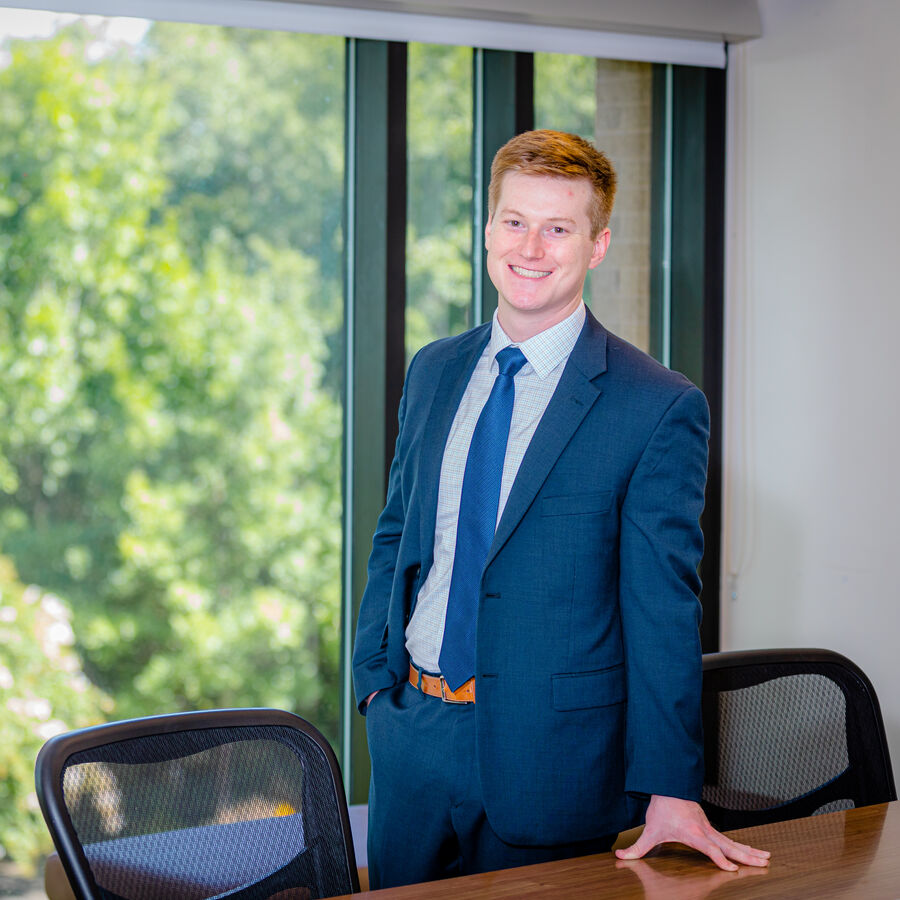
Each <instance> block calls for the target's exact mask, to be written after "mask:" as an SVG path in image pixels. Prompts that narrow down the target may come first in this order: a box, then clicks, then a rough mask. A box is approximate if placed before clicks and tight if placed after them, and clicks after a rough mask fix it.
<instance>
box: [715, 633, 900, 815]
mask: <svg viewBox="0 0 900 900" xmlns="http://www.w3.org/2000/svg"><path fill="white" fill-rule="evenodd" d="M703 728H704V745H705V751H706V775H705V778H704V785H703V801H702V805H703V807H704V809H705V811H706V814H707V816H708V817H709V820H710V821H711V822H712V823H713V825H715V826H716V827H717V828H719V829H720V830H727V829H731V828H744V827H747V826H751V825H763V824H766V823H768V822H781V821H784V820H786V819H795V818H799V817H801V816H811V815H816V814H818V813H825V812H832V811H835V810H840V809H851V808H853V807H856V806H867V805H869V804H872V803H883V802H886V801H889V800H896V799H897V792H896V790H895V788H894V776H893V772H892V770H891V760H890V755H889V753H888V746H887V738H886V736H885V732H884V722H883V721H882V718H881V709H880V707H879V705H878V698H877V697H876V695H875V690H874V688H873V687H872V684H871V682H870V681H869V679H868V678H867V677H866V676H865V675H864V674H863V672H862V671H861V670H860V669H859V668H858V667H857V666H856V665H854V663H852V662H851V661H850V660H849V659H847V658H846V657H843V656H841V655H840V654H839V653H833V652H831V651H829V650H747V651H734V652H729V653H710V654H706V655H704V657H703Z"/></svg>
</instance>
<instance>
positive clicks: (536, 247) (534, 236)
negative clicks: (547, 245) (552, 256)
mask: <svg viewBox="0 0 900 900" xmlns="http://www.w3.org/2000/svg"><path fill="white" fill-rule="evenodd" d="M522 255H523V256H527V257H528V258H529V259H538V258H540V257H541V256H543V255H544V239H543V237H542V236H541V233H540V231H539V230H538V229H536V228H529V229H528V231H527V232H526V233H525V238H524V240H523V241H522Z"/></svg>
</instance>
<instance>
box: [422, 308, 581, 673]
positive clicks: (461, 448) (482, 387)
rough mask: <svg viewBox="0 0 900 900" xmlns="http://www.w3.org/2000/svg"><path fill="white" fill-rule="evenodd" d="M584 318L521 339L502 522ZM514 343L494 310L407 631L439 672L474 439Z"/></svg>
mask: <svg viewBox="0 0 900 900" xmlns="http://www.w3.org/2000/svg"><path fill="white" fill-rule="evenodd" d="M584 319H585V309H584V304H583V303H581V304H579V306H578V309H576V310H575V312H573V313H572V314H571V315H570V316H569V317H568V318H566V319H563V321H562V322H558V323H557V324H556V325H554V326H553V327H552V328H548V329H547V330H546V331H542V332H540V333H539V334H536V335H535V336H534V337H531V338H529V339H528V340H527V341H524V342H522V343H521V344H519V347H521V349H522V352H523V353H524V354H525V357H526V359H527V360H528V362H527V363H526V364H525V365H524V366H523V367H522V369H521V370H520V371H519V373H518V374H517V375H516V381H515V384H516V399H515V405H514V406H513V414H512V422H511V424H510V429H509V442H508V443H507V445H506V457H505V458H504V461H503V481H502V482H501V485H500V504H499V507H498V509H497V521H498V522H499V521H500V516H501V515H502V514H503V509H504V507H505V506H506V500H507V498H508V497H509V492H510V489H511V488H512V485H513V482H514V481H515V478H516V473H517V472H518V471H519V465H520V464H521V462H522V457H524V456H525V451H526V450H527V449H528V445H529V444H530V443H531V438H532V437H533V436H534V432H535V429H536V428H537V426H538V422H540V420H541V417H542V416H543V415H544V411H545V410H546V409H547V404H548V403H549V402H550V398H551V397H552V396H553V392H554V391H555V390H556V385H557V384H558V383H559V379H560V376H561V375H562V372H563V369H564V368H565V366H566V362H568V359H569V354H570V353H571V352H572V348H573V347H574V346H575V342H576V341H577V340H578V335H579V334H580V333H581V329H582V326H583V325H584ZM512 343H513V341H512V340H510V338H509V336H508V335H507V334H506V333H505V332H504V331H503V329H502V328H501V327H500V323H499V322H498V321H497V314H496V313H494V321H493V325H492V327H491V339H490V341H488V345H487V347H485V349H484V352H483V353H482V354H481V358H480V359H479V360H478V363H477V365H476V366H475V371H474V372H473V373H472V377H471V378H470V379H469V384H468V385H467V387H466V391H465V393H464V394H463V398H462V401H461V402H460V404H459V409H458V410H457V411H456V417H455V418H454V420H453V425H452V426H451V428H450V434H449V436H448V437H447V444H446V446H445V447H444V459H443V462H442V464H441V480H440V485H439V487H438V505H437V518H436V521H435V529H434V563H433V565H432V567H431V570H430V571H429V573H428V576H427V578H426V579H425V583H424V584H423V585H422V587H421V589H420V590H419V599H418V602H417V603H416V607H415V609H414V610H413V616H412V619H411V620H410V622H409V625H408V626H407V628H406V648H407V650H408V651H409V655H410V657H411V659H412V661H413V662H414V663H415V664H416V665H417V666H418V667H419V668H420V669H424V670H425V671H426V672H439V671H440V668H439V666H438V657H439V655H440V652H441V641H442V640H443V636H444V617H445V615H446V613H447V596H448V593H449V591H450V575H451V573H452V571H453V558H454V555H455V551H456V520H457V518H458V515H459V498H460V495H461V494H462V483H463V474H464V473H465V469H466V457H467V456H468V453H469V444H470V443H471V441H472V433H473V432H474V431H475V423H476V422H477V421H478V416H479V415H481V410H482V408H483V407H484V404H485V403H487V398H488V395H489V394H490V392H491V388H492V387H493V384H494V379H495V378H496V377H497V371H498V367H497V361H496V360H495V359H494V357H495V356H496V355H497V353H499V351H500V350H502V349H503V348H504V347H507V346H509V345H510V344H512Z"/></svg>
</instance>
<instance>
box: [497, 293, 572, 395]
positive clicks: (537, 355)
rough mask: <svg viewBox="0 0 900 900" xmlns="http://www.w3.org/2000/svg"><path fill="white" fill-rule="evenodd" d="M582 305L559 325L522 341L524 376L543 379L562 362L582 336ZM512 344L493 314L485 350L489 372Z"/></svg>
mask: <svg viewBox="0 0 900 900" xmlns="http://www.w3.org/2000/svg"><path fill="white" fill-rule="evenodd" d="M586 315H587V314H586V312H585V306H584V301H582V302H581V303H579V304H578V307H577V309H576V310H575V311H574V312H573V313H572V314H571V315H569V316H567V317H566V318H565V319H563V320H562V322H557V323H556V324H555V325H554V326H552V327H551V328H547V329H546V330H545V331H540V332H538V333H537V334H536V335H534V337H530V338H528V340H527V341H522V343H521V344H518V345H517V346H519V347H521V349H522V352H523V353H524V354H525V358H526V359H527V360H528V362H527V363H526V365H524V366H523V367H522V371H523V372H525V373H526V374H527V373H528V372H529V367H530V370H531V371H533V372H534V373H535V375H537V376H538V378H541V379H543V378H546V377H547V376H548V375H549V374H550V373H551V372H552V371H553V370H554V369H555V368H556V367H557V366H558V365H559V364H560V363H561V362H565V360H567V359H568V358H569V354H570V353H571V352H572V348H573V347H574V346H575V342H576V341H577V340H578V335H579V334H581V329H582V327H583V326H584V320H585V316H586ZM512 343H514V341H513V340H512V339H511V338H510V337H509V335H508V334H507V333H506V332H505V331H504V330H503V328H502V326H501V325H500V322H499V321H498V319H497V311H496V310H494V318H493V322H492V323H491V340H490V342H489V344H488V347H487V350H488V353H489V354H490V357H491V370H492V371H493V370H494V369H496V368H497V360H496V359H495V358H494V357H495V356H496V355H497V354H498V353H499V352H500V351H501V350H502V349H503V348H504V347H508V346H509V345H510V344H512Z"/></svg>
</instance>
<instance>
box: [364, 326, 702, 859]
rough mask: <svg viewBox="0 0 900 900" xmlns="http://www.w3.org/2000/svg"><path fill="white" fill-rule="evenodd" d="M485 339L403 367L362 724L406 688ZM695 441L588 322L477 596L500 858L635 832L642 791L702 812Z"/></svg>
mask: <svg viewBox="0 0 900 900" xmlns="http://www.w3.org/2000/svg"><path fill="white" fill-rule="evenodd" d="M489 336H490V326H489V325H483V326H481V327H479V328H475V329H473V330H471V331H469V332H466V333H465V334H462V335H459V336H457V337H452V338H447V339H444V340H440V341H437V342H435V343H433V344H430V345H428V346H427V347H425V348H423V349H422V350H421V351H420V352H419V353H418V354H417V355H416V357H415V358H414V359H413V361H412V363H411V364H410V367H409V372H408V374H407V379H406V384H405V387H404V394H403V399H402V401H401V405H400V432H399V437H398V439H397V445H396V453H395V457H394V461H393V464H392V466H391V472H390V478H389V485H388V496H387V503H386V506H385V509H384V512H383V513H382V514H381V517H380V518H379V520H378V527H377V530H376V533H375V537H374V541H373V548H372V553H371V557H370V559H369V570H368V579H369V580H368V585H367V587H366V590H365V593H364V595H363V599H362V606H361V610H360V616H359V624H358V630H357V636H356V646H355V650H354V655H353V675H354V681H355V689H356V695H357V702H358V703H359V704H360V707H361V708H362V704H363V702H364V700H365V698H366V697H367V696H368V695H369V694H370V693H371V692H372V691H375V690H377V689H382V688H387V687H390V686H392V685H394V684H398V683H400V682H402V681H405V680H406V679H407V677H408V674H409V657H408V655H407V652H406V648H405V636H404V631H405V628H406V625H407V623H408V622H409V619H410V615H411V612H412V607H413V605H414V603H415V600H416V596H417V594H418V589H419V586H420V584H422V583H424V579H425V575H426V574H427V572H428V570H429V568H430V566H431V564H432V559H433V549H434V527H435V513H436V509H437V495H438V483H439V479H440V470H441V460H442V456H443V452H444V445H445V443H446V440H447V435H448V433H449V431H450V426H451V424H452V422H453V418H454V415H455V413H456V410H457V407H458V406H459V403H460V400H461V398H462V395H463V392H464V390H465V388H466V385H467V383H468V381H469V378H470V376H471V374H472V371H473V370H474V368H475V364H476V362H477V360H478V358H479V356H480V355H481V352H482V350H483V349H484V347H485V345H486V343H487V341H488V339H489ZM708 436H709V412H708V408H707V404H706V400H705V398H704V396H703V394H702V393H701V392H700V391H699V390H698V389H697V388H696V387H694V386H693V385H692V384H691V383H690V382H689V381H688V380H687V379H685V378H684V377H683V376H681V375H679V374H677V373H675V372H672V371H670V370H669V369H666V368H665V367H663V366H661V365H659V364H658V363H656V362H655V361H653V360H652V359H651V358H650V357H648V356H647V355H646V354H644V353H642V352H641V351H639V350H637V349H636V348H634V347H632V346H631V345H630V344H628V343H626V342H625V341H622V340H621V339H619V338H617V337H615V336H614V335H612V334H610V333H609V332H607V331H606V329H604V328H603V327H602V326H601V325H600V324H599V323H598V322H597V320H596V319H595V318H594V317H593V316H592V315H591V314H590V312H589V313H588V315H587V319H586V321H585V325H584V329H583V331H582V333H581V335H580V336H579V338H578V341H577V343H576V344H575V347H574V349H573V351H572V354H571V356H570V358H569V361H568V363H567V365H566V367H565V370H564V371H563V374H562V377H561V379H560V381H559V385H558V387H557V389H556V392H555V393H554V395H553V397H552V399H551V401H550V403H549V405H548V407H547V410H546V412H545V414H544V416H543V418H542V419H541V421H540V423H539V425H538V427H537V430H536V432H535V434H534V437H533V439H532V441H531V444H530V445H529V448H528V450H527V452H526V454H525V457H524V459H523V460H522V464H521V467H520V469H519V472H518V475H517V477H516V480H515V482H514V484H513V486H512V490H511V492H510V495H509V499H508V501H507V504H506V508H505V509H504V512H503V515H502V517H501V519H500V522H499V524H498V527H497V532H496V535H495V537H494V542H493V544H492V546H491V549H490V552H489V555H488V559H487V563H486V565H485V569H484V573H483V576H482V582H481V597H480V603H479V608H478V630H477V643H476V673H475V679H476V697H477V701H476V704H475V709H476V722H477V761H476V762H477V767H478V775H479V777H480V781H481V786H482V792H483V799H484V804H485V809H486V811H487V815H488V820H489V821H490V823H491V826H492V828H493V829H494V831H495V832H496V833H497V834H498V835H499V836H500V837H501V838H503V839H504V840H505V841H508V842H510V843H515V844H525V845H532V844H555V843H564V842H569V841H577V840H585V839H588V838H592V837H597V836H599V835H603V834H609V833H613V832H616V831H620V830H623V829H625V828H628V827H631V826H632V825H633V824H635V823H636V822H637V821H638V820H639V818H640V816H641V814H642V812H643V808H644V805H645V801H646V798H647V796H649V795H650V794H665V795H668V796H675V797H682V798H686V799H691V800H698V799H699V796H700V787H701V784H702V778H703V750H702V736H701V722H700V691H701V656H700V644H699V628H698V626H699V619H700V609H699V603H698V600H697V595H698V593H699V589H700V582H699V578H698V575H697V567H698V564H699V562H700V557H701V555H702V549H703V538H702V534H701V531H700V526H699V517H700V513H701V511H702V508H703V499H704V490H705V484H706V461H707V442H708ZM447 752H452V748H447ZM473 776H474V772H473Z"/></svg>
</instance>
